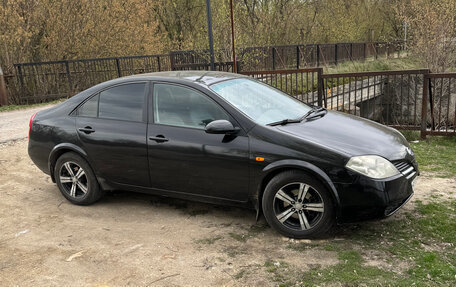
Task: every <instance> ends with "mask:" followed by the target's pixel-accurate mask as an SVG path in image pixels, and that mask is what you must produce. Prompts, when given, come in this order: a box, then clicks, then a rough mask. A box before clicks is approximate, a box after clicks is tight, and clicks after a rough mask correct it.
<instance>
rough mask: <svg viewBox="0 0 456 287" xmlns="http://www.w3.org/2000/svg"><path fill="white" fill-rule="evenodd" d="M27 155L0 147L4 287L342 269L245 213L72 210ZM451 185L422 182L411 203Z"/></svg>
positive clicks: (172, 207) (116, 197)
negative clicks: (280, 267)
mask: <svg viewBox="0 0 456 287" xmlns="http://www.w3.org/2000/svg"><path fill="white" fill-rule="evenodd" d="M23 113H24V114H30V113H31V111H27V112H25V111H24V112H23ZM3 133H4V131H3V130H2V134H3ZM26 149H27V140H26V139H24V140H18V141H14V142H9V143H6V144H5V143H4V144H0V230H1V231H0V282H1V285H4V286H11V285H23V286H32V285H33V286H36V285H39V286H42V285H46V286H48V285H54V286H67V285H90V286H119V285H122V286H124V285H158V286H247V285H248V286H275V285H277V282H276V281H274V279H273V278H272V276H271V273H269V272H268V270H267V267H266V266H265V263H266V262H272V264H281V263H280V262H282V264H283V262H286V264H288V265H289V266H293V268H297V269H298V270H302V271H306V270H309V269H312V268H315V267H316V266H318V267H325V266H329V265H333V264H337V263H338V262H339V260H338V259H337V253H335V252H333V251H326V250H324V249H321V248H320V249H316V248H308V249H305V250H300V251H296V250H293V249H292V248H290V245H293V244H297V241H295V240H289V239H286V238H283V237H281V236H280V235H278V234H277V233H275V232H274V231H272V230H271V229H270V228H269V227H267V226H266V225H265V222H264V220H261V221H260V222H258V223H256V222H255V212H253V211H249V210H242V209H236V208H226V207H216V206H211V205H205V204H198V203H191V202H186V201H177V200H169V199H163V198H159V197H154V196H149V195H142V194H134V193H126V192H117V193H114V194H108V195H107V196H106V197H105V198H104V199H102V200H101V201H100V202H99V203H97V204H95V205H93V206H87V207H81V206H75V205H72V204H69V203H68V202H67V201H66V200H65V199H64V198H63V196H61V194H60V193H59V191H58V189H57V187H56V185H55V184H53V183H52V182H51V180H50V178H49V177H48V176H47V175H45V174H43V173H42V172H41V171H39V170H38V169H37V168H36V167H35V166H34V165H33V163H32V162H31V161H30V159H29V157H28V155H27V152H26ZM454 186H455V183H454V180H448V179H431V178H427V179H426V180H421V181H419V182H418V185H417V187H416V191H417V196H416V197H415V199H414V200H416V199H417V198H421V199H422V198H423V197H424V195H425V194H428V193H429V192H433V191H431V189H432V190H436V189H439V190H446V189H447V188H451V189H453V190H454V189H455V187H454ZM436 192H438V191H436ZM406 208H407V209H411V208H413V202H412V203H409V204H408V205H407V206H406ZM401 212H403V211H400V212H399V213H398V214H396V215H395V216H394V217H393V218H391V219H389V220H397V219H398V218H400V216H401ZM337 236H338V235H337V234H336V237H337ZM332 240H338V239H337V238H336V239H334V238H331V239H327V240H323V241H322V242H331V241H332ZM345 240H347V238H345ZM303 242H304V243H306V242H308V241H300V244H301V243H303ZM367 259H369V258H367ZM372 260H374V259H372ZM375 260H384V262H383V263H382V264H383V265H384V266H389V265H388V264H389V263H387V262H388V258H385V259H378V258H377V259H375ZM368 262H369V261H368ZM382 264H377V265H379V266H383V265H382Z"/></svg>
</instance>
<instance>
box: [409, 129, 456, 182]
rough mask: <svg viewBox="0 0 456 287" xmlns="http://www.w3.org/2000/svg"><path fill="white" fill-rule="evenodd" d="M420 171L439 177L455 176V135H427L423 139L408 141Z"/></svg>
mask: <svg viewBox="0 0 456 287" xmlns="http://www.w3.org/2000/svg"><path fill="white" fill-rule="evenodd" d="M410 146H411V147H412V149H413V151H414V152H415V155H416V159H417V161H418V165H419V168H420V170H421V171H425V172H432V173H434V174H435V175H436V176H439V177H454V176H456V137H455V136H452V137H437V136H428V137H427V139H426V140H425V141H419V142H417V143H410Z"/></svg>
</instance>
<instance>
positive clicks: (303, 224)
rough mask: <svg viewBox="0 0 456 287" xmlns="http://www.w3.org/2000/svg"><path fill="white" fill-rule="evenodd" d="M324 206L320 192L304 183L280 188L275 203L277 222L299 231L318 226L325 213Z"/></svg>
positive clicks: (295, 183) (290, 184)
mask: <svg viewBox="0 0 456 287" xmlns="http://www.w3.org/2000/svg"><path fill="white" fill-rule="evenodd" d="M324 206H325V204H324V201H323V197H322V196H321V195H320V193H319V192H318V190H316V189H315V188H313V187H312V186H310V185H308V184H306V183H302V182H294V183H289V184H287V185H285V186H283V187H282V188H280V189H279V190H278V191H277V192H276V194H275V196H274V202H273V208H274V213H275V216H276V218H277V220H278V221H279V222H280V223H282V224H283V225H284V226H286V227H288V228H291V229H294V230H298V231H302V230H308V229H311V228H313V227H314V226H315V225H317V224H318V222H319V221H320V220H321V218H322V217H323V214H324V212H325V207H324Z"/></svg>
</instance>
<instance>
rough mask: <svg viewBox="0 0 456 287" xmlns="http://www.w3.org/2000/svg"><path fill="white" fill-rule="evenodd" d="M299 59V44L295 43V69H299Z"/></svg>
mask: <svg viewBox="0 0 456 287" xmlns="http://www.w3.org/2000/svg"><path fill="white" fill-rule="evenodd" d="M300 61H301V55H300V53H299V46H298V45H296V70H299V64H300V63H299V62H300Z"/></svg>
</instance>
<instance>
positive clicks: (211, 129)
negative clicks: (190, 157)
mask: <svg viewBox="0 0 456 287" xmlns="http://www.w3.org/2000/svg"><path fill="white" fill-rule="evenodd" d="M239 130H240V129H239V128H238V127H234V126H233V124H232V123H230V122H229V121H227V120H216V121H212V122H210V123H208V124H207V125H206V128H205V131H206V133H208V134H236V133H238V132H239Z"/></svg>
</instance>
